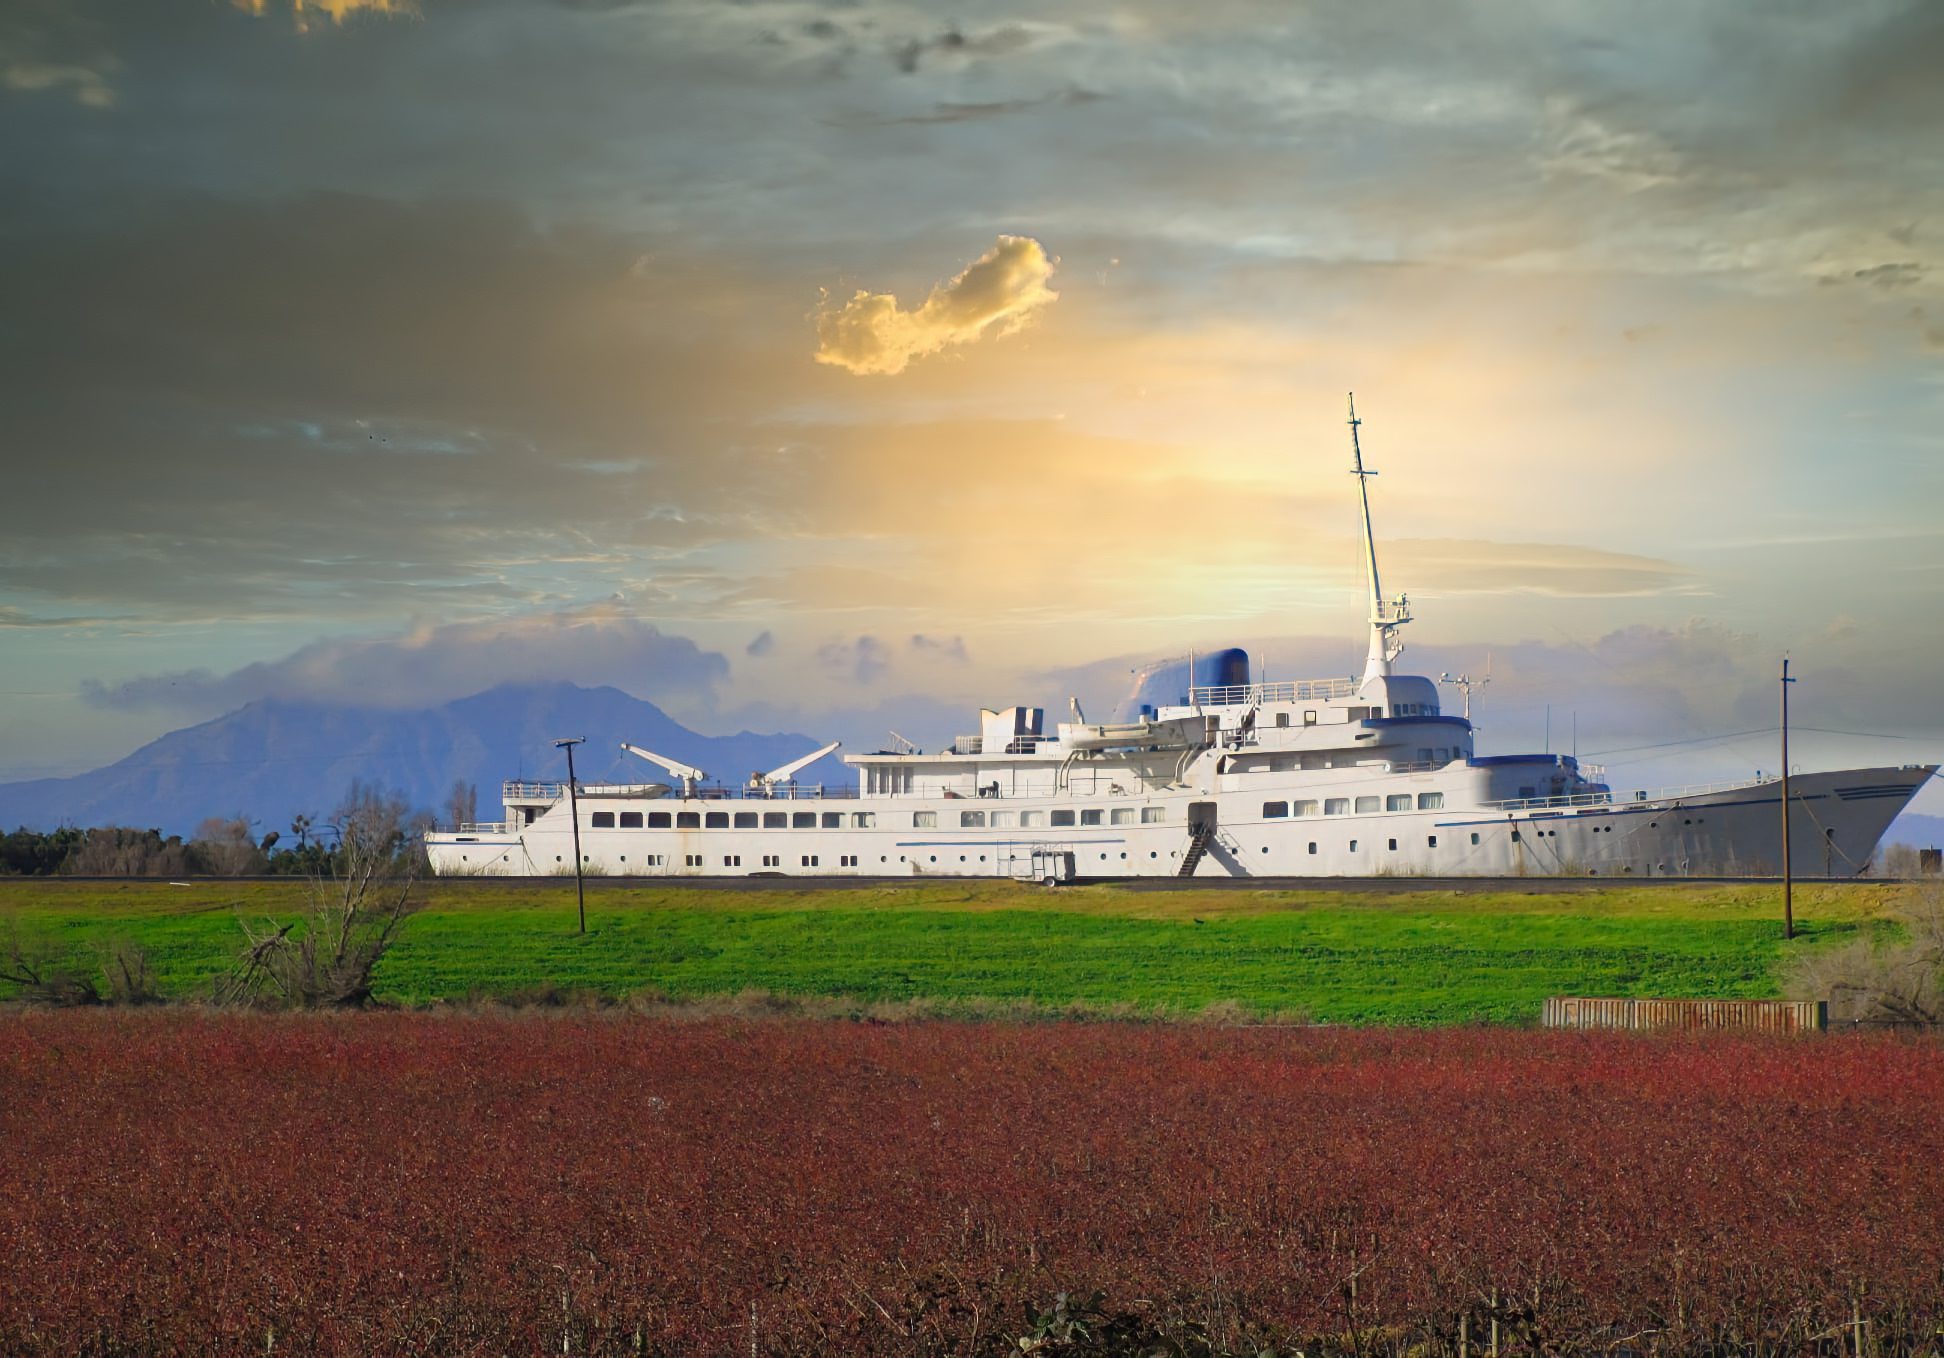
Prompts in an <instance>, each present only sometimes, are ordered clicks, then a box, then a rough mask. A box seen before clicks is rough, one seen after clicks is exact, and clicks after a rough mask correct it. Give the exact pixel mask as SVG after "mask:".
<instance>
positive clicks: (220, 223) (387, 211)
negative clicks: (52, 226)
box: [0, 195, 798, 616]
mask: <svg viewBox="0 0 1944 1358" xmlns="http://www.w3.org/2000/svg"><path fill="white" fill-rule="evenodd" d="M642 244H643V242H642V241H640V240H639V239H634V238H628V239H623V238H620V237H616V236H614V235H612V234H604V233H597V232H544V231H540V230H538V229H537V228H535V227H533V226H532V225H531V224H530V223H528V222H527V221H525V220H524V218H523V217H522V216H521V214H519V213H517V212H513V211H510V210H508V209H506V208H505V207H503V206H495V205H492V204H486V203H449V204H422V205H400V204H394V203H387V202H383V201H378V200H373V199H368V198H361V197H355V196H349V195H318V196H312V197H307V198H304V199H300V200H296V201H291V202H285V203H277V204H235V203H220V202H210V201H199V202H194V203H188V204H176V205H172V206H162V207H151V208H149V209H147V210H145V211H144V212H142V213H140V214H137V215H136V217H134V218H133V219H132V220H130V221H129V222H127V223H126V224H124V225H123V226H122V227H120V228H118V229H116V230H113V231H102V232H78V231H77V232H67V233H39V234H35V235H31V236H26V237H16V238H15V239H14V240H13V241H12V242H11V247H10V250H9V253H8V260H9V267H8V268H7V269H6V271H5V272H4V274H3V275H0V443H4V444H5V446H7V447H9V448H11V449H17V450H23V451H24V450H29V449H31V450H33V457H34V460H35V463H36V466H37V471H36V474H35V475H34V476H33V477H31V478H26V479H24V480H22V481H20V482H19V483H17V484H16V485H14V486H13V487H11V489H10V495H9V497H8V503H7V506H6V508H5V510H4V511H0V512H4V518H5V522H6V524H7V527H8V530H9V534H10V538H11V541H12V546H13V550H12V551H10V552H9V553H8V554H7V556H6V557H5V559H4V560H0V584H4V585H6V586H9V587H12V588H14V589H16V590H31V591H34V592H36V593H40V594H45V595H49V596H53V597H57V598H73V599H107V598H114V599H127V600H134V601H140V602H143V603H145V604H149V605H154V606H159V607H163V608H165V609H173V610H177V611H183V612H188V613H205V614H207V613H211V612H227V613H229V614H230V615H232V616H235V615H243V614H250V613H253V612H255V611H257V610H263V609H275V608H287V607H289V606H291V605H293V604H301V603H302V602H304V601H306V600H308V601H310V602H312V603H314V604H316V605H318V606H320V607H323V608H325V609H326V610H327V611H328V610H329V609H331V608H334V607H347V608H350V609H353V610H356V609H359V608H364V607H369V606H372V605H376V604H380V603H385V602H389V601H393V600H396V599H397V598H399V597H402V596H404V595H406V594H409V593H412V592H414V591H419V590H426V591H430V592H432V593H433V594H434V595H436V594H438V593H439V592H441V591H447V592H451V593H453V594H455V595H459V596H468V595H469V596H472V597H473V598H474V600H475V601H476V602H477V603H478V604H480V605H490V606H506V605H508V604H519V603H531V602H536V601H537V599H536V597H535V595H534V593H533V591H534V590H536V589H538V590H542V591H544V589H545V588H547V587H548V584H547V577H548V576H549V574H550V573H553V572H555V568H556V567H559V566H562V565H571V566H573V567H574V568H575V569H577V570H578V569H581V568H587V567H593V568H595V569H596V570H597V571H598V569H599V567H600V566H601V565H602V563H603V560H604V559H605V561H606V562H607V564H609V565H611V566H614V567H615V568H616V569H619V568H620V566H621V565H622V564H623V563H624V562H625V561H626V560H627V559H628V558H629V556H630V554H632V553H637V552H639V551H642V550H646V549H658V550H667V549H684V548H690V547H693V546H695V545H696V544H698V543H706V542H708V541H711V540H715V539H719V538H722V537H725V536H727V537H735V536H738V535H742V534H746V533H748V532H749V531H751V529H750V526H749V516H750V515H751V514H752V513H760V512H761V510H762V503H761V499H760V497H756V496H752V495H749V494H746V493H745V494H742V495H735V496H726V495H725V494H723V492H722V490H721V488H719V487H718V486H717V485H716V483H715V482H714V481H713V480H712V475H713V472H714V471H717V470H720V469H722V468H724V467H726V466H730V465H733V464H734V463H735V462H736V461H737V460H738V456H739V455H738V454H737V453H736V452H735V451H734V450H733V449H730V450H722V449H714V450H713V452H712V459H705V458H704V457H703V456H702V449H703V448H705V447H708V446H709V445H708V444H707V443H706V442H705V441H704V436H703V430H704V429H705V428H713V427H715V426H717V425H719V424H720V422H721V421H723V420H725V419H727V418H728V417H729V416H731V415H734V414H736V413H737V410H738V404H739V402H740V401H742V400H744V399H745V397H744V396H743V395H742V394H739V392H738V390H737V386H736V382H735V379H734V376H733V374H734V372H735V371H736V369H735V367H734V366H733V365H731V364H727V363H725V362H724V355H725V354H726V353H728V352H733V351H740V352H743V353H748V352H749V350H748V346H747V345H746V343H744V342H743V341H742V340H741V339H740V338H739V337H738V336H737V334H736V323H737V320H738V314H737V313H738V310H739V307H741V306H743V305H746V304H747V297H748V289H747V285H746V284H744V283H742V282H739V281H738V280H737V279H736V278H735V277H734V276H733V275H732V274H731V273H728V272H723V271H720V270H719V269H718V267H717V266H716V265H715V264H714V263H713V262H711V261H709V260H706V259H698V258H696V257H692V256H680V255H674V256H669V257H666V258H660V259H647V260H644V258H643V252H642V249H641V247H642ZM779 309H780V310H783V314H784V315H785V316H786V317H787V316H788V311H787V309H785V308H779ZM788 319H789V320H790V321H796V320H798V318H796V317H789V318H788ZM776 328H777V329H779V330H781V331H782V332H783V336H784V337H785V338H787V334H788V329H787V325H782V326H778V327H776ZM716 436H717V437H719V431H718V433H717V435H716ZM747 456H748V457H751V458H760V457H762V456H764V454H763V453H762V451H761V450H755V449H752V450H749V452H748V453H747ZM776 479H777V478H775V477H773V476H772V477H771V478H770V482H769V484H775V483H776Z"/></svg>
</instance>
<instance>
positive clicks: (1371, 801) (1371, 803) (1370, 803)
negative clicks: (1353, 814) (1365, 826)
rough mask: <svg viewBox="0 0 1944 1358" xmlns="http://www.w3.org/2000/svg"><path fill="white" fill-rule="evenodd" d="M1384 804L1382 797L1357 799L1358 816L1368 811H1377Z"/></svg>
mask: <svg viewBox="0 0 1944 1358" xmlns="http://www.w3.org/2000/svg"><path fill="white" fill-rule="evenodd" d="M1383 804H1384V799H1383V798H1382V797H1359V798H1357V814H1358V815H1360V816H1361V815H1363V814H1364V812H1366V811H1375V810H1376V809H1377V808H1378V807H1380V806H1382V805H1383Z"/></svg>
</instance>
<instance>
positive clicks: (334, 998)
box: [216, 783, 423, 1009]
mask: <svg viewBox="0 0 1944 1358" xmlns="http://www.w3.org/2000/svg"><path fill="white" fill-rule="evenodd" d="M411 821H412V817H411V811H410V808H409V807H408V806H407V804H406V802H405V800H404V798H402V797H400V796H398V795H397V794H395V793H394V794H386V793H381V792H379V791H378V790H377V789H375V788H371V787H368V786H366V785H363V784H357V783H354V784H353V785H352V788H351V792H350V794H349V795H348V796H347V797H346V798H345V801H344V804H343V805H342V806H340V807H339V808H338V813H337V815H336V816H335V817H334V818H333V823H334V824H335V825H336V827H337V830H338V847H337V851H336V852H335V853H334V854H333V855H332V856H331V860H330V864H331V866H330V871H329V874H328V875H323V874H320V875H318V876H315V877H313V878H311V881H310V890H309V893H308V900H307V901H306V904H305V907H304V913H303V915H302V916H301V918H299V919H296V920H291V921H288V922H286V923H283V924H278V923H276V922H274V921H265V922H264V923H262V924H259V925H252V924H249V923H247V922H246V923H245V924H244V926H243V931H244V935H245V937H246V939H247V943H246V945H245V947H244V949H243V952H242V955H241V956H240V957H239V958H238V960H237V965H236V968H235V970H234V971H232V972H231V974H230V975H228V976H226V977H224V978H223V979H222V980H221V981H220V982H219V983H218V984H217V987H216V998H217V1000H218V1001H219V1002H221V1003H227V1004H275V1005H282V1006H288V1007H292V1008H301V1009H313V1008H324V1007H333V1006H350V1005H361V1004H365V1003H368V1002H369V1001H370V999H371V982H372V975H373V973H374V972H375V971H376V970H377V967H378V962H379V959H380V958H382V957H383V956H384V955H385V953H386V951H387V950H388V949H390V947H391V945H392V944H393V943H394V942H395V941H396V940H397V937H398V932H399V930H400V928H402V927H403V925H404V923H405V920H406V919H407V918H408V917H409V916H410V915H411V914H412V913H413V912H414V911H416V910H417V908H418V902H417V901H416V900H415V899H414V897H413V894H412V893H413V889H414V887H416V886H417V884H418V868H419V864H420V862H421V861H422V857H423V853H422V850H421V848H420V846H419V844H418V843H417V841H416V837H415V835H414V833H413V832H412V830H411V829H408V826H409V825H410V824H411Z"/></svg>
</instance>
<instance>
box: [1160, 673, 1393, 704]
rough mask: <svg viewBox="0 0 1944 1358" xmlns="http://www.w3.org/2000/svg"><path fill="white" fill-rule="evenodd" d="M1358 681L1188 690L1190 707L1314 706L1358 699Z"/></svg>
mask: <svg viewBox="0 0 1944 1358" xmlns="http://www.w3.org/2000/svg"><path fill="white" fill-rule="evenodd" d="M1357 688H1358V683H1357V681H1356V680H1355V679H1282V680H1278V681H1277V682H1275V683H1273V684H1211V685H1196V686H1195V687H1194V688H1191V689H1189V690H1188V703H1189V705H1190V706H1197V705H1199V706H1202V707H1246V706H1248V705H1249V704H1250V703H1314V702H1327V701H1328V700H1330V699H1332V698H1354V697H1356V696H1357Z"/></svg>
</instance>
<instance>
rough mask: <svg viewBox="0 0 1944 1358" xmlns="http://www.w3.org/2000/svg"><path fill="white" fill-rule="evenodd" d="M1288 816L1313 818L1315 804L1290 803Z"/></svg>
mask: <svg viewBox="0 0 1944 1358" xmlns="http://www.w3.org/2000/svg"><path fill="white" fill-rule="evenodd" d="M1289 814H1290V815H1292V816H1314V815H1315V814H1316V803H1315V802H1291V803H1290V804H1289Z"/></svg>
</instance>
